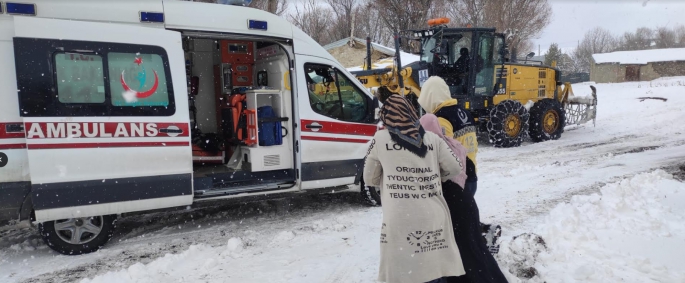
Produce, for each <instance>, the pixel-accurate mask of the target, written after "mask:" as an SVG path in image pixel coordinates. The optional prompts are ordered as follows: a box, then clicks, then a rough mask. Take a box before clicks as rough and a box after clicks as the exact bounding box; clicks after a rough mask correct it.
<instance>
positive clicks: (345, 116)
mask: <svg viewBox="0 0 685 283" xmlns="http://www.w3.org/2000/svg"><path fill="white" fill-rule="evenodd" d="M305 76H306V77H305V79H306V81H307V91H308V92H309V103H310V105H311V107H312V110H314V112H316V113H319V114H321V115H324V116H327V117H331V118H333V119H337V120H342V121H348V122H360V123H364V122H370V120H371V118H373V117H372V116H373V115H371V113H372V112H373V111H372V109H371V107H369V106H370V105H371V104H370V103H369V100H370V99H369V97H368V96H367V95H365V94H364V92H362V91H361V90H359V88H357V86H355V85H354V84H353V83H352V81H350V79H348V78H347V77H346V76H345V74H344V73H343V72H341V71H340V70H337V69H335V68H333V67H331V66H327V65H318V64H305Z"/></svg>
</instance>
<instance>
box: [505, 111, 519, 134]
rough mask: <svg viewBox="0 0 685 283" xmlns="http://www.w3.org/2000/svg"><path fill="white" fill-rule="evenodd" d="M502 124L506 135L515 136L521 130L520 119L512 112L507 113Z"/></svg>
mask: <svg viewBox="0 0 685 283" xmlns="http://www.w3.org/2000/svg"><path fill="white" fill-rule="evenodd" d="M504 126H505V129H504V131H505V132H506V133H507V135H508V136H510V137H512V138H513V137H516V136H518V134H519V133H520V132H521V119H520V118H519V117H518V116H516V115H514V114H509V115H508V116H507V118H505V120H504Z"/></svg>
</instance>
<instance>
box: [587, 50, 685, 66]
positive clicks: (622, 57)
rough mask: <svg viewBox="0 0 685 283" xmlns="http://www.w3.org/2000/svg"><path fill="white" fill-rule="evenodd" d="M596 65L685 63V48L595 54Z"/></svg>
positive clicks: (593, 57) (593, 56)
mask: <svg viewBox="0 0 685 283" xmlns="http://www.w3.org/2000/svg"><path fill="white" fill-rule="evenodd" d="M592 59H594V60H595V63H596V64H604V63H619V64H647V63H651V62H668V61H685V48H666V49H649V50H635V51H616V52H611V53H600V54H593V55H592Z"/></svg>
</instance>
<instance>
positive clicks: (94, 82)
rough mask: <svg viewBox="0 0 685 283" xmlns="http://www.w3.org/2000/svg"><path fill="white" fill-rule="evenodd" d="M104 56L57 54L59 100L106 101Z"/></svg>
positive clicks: (66, 101) (63, 101) (62, 101)
mask: <svg viewBox="0 0 685 283" xmlns="http://www.w3.org/2000/svg"><path fill="white" fill-rule="evenodd" d="M102 68H103V67H102V57H101V56H100V55H96V54H78V53H58V54H55V75H56V79H57V98H58V99H59V102H61V103H66V104H72V103H104V102H105V78H104V76H103V69H102Z"/></svg>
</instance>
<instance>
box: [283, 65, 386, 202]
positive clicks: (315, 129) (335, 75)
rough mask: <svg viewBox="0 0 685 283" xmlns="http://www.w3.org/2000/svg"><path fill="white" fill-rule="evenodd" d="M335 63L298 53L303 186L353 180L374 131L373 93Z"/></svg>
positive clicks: (360, 168) (361, 165) (357, 174)
mask: <svg viewBox="0 0 685 283" xmlns="http://www.w3.org/2000/svg"><path fill="white" fill-rule="evenodd" d="M334 66H339V65H338V64H335V63H334V62H332V61H330V60H327V59H323V58H319V57H314V56H306V55H300V54H297V55H296V68H297V84H298V88H297V90H298V103H299V104H298V106H299V114H300V115H299V116H300V131H301V141H300V143H301V145H300V148H301V160H302V161H301V174H300V175H301V181H302V188H303V189H313V188H323V187H333V186H340V185H348V184H353V183H354V182H355V181H356V180H358V177H359V176H361V172H362V168H363V159H364V156H365V155H366V152H367V149H368V146H369V144H370V141H371V138H372V137H373V135H374V133H375V132H376V128H377V127H376V123H375V121H374V120H375V117H374V113H375V112H374V106H373V100H372V98H371V97H370V95H368V94H367V93H366V92H365V91H363V90H362V89H363V88H362V87H360V86H359V85H358V81H357V80H356V79H354V77H350V76H349V74H348V73H347V72H345V71H343V70H341V68H340V67H334Z"/></svg>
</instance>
